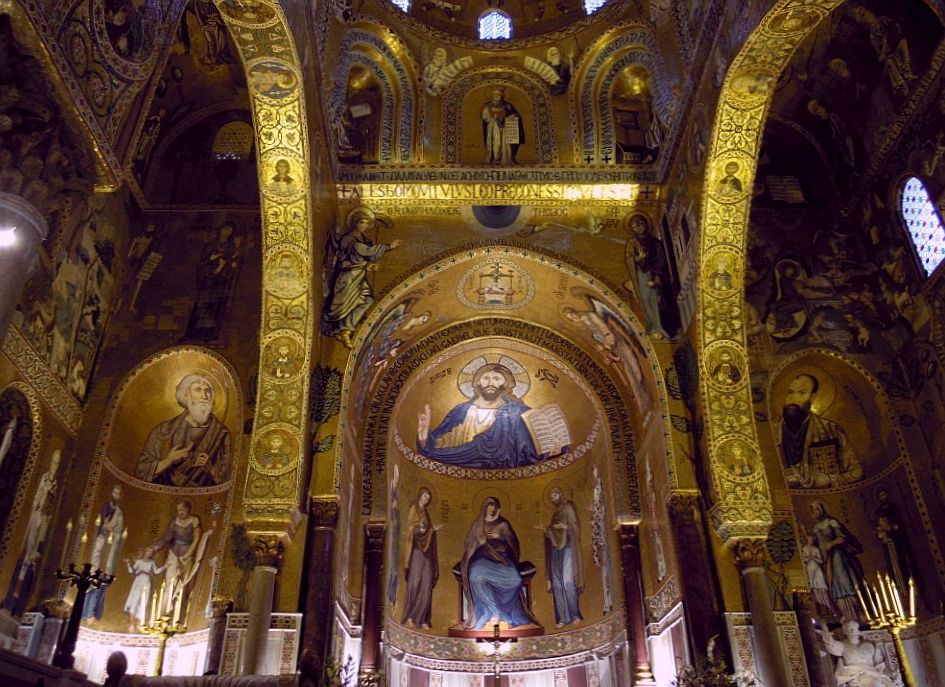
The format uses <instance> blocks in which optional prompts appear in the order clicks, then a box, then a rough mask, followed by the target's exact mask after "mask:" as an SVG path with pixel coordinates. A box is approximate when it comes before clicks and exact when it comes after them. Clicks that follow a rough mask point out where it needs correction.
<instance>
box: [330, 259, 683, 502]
mask: <svg viewBox="0 0 945 687" xmlns="http://www.w3.org/2000/svg"><path fill="white" fill-rule="evenodd" d="M501 256H509V257H515V258H517V259H519V260H524V261H526V262H527V264H529V265H534V266H538V267H539V268H540V269H544V270H546V271H547V272H549V273H550V274H553V275H555V276H556V277H560V276H561V275H567V276H569V277H572V278H574V279H575V280H576V281H577V282H579V284H580V287H581V288H582V289H584V290H586V291H587V292H589V293H592V294H593V295H594V297H595V298H598V299H600V300H601V301H602V302H603V303H605V304H606V305H607V306H608V307H610V308H611V309H613V310H614V311H615V312H617V313H618V314H619V315H620V316H621V317H622V318H623V320H624V322H625V323H627V325H628V326H629V328H630V330H631V332H632V334H633V336H634V337H635V339H636V342H637V343H638V344H639V345H640V347H641V348H642V349H643V351H644V353H645V361H644V365H643V366H642V367H643V368H644V375H645V376H646V377H647V379H648V380H649V382H650V383H651V384H652V388H653V389H655V391H656V399H655V401H654V403H657V404H658V405H659V415H658V417H659V421H660V422H661V423H662V427H663V435H664V436H665V437H670V436H671V430H670V427H671V423H670V417H669V410H668V409H669V406H668V395H667V392H666V386H665V382H664V378H663V371H662V369H661V367H660V365H659V362H658V358H657V355H656V352H655V349H654V348H653V345H652V343H651V342H650V341H649V339H648V338H647V337H646V335H645V334H644V332H645V329H644V328H643V327H642V326H641V325H640V321H639V318H638V317H637V316H636V314H635V313H634V312H633V310H632V309H631V308H630V307H629V305H628V304H627V303H626V302H624V301H623V300H622V299H621V297H620V296H619V295H618V294H617V293H616V291H614V290H613V289H611V288H609V287H608V286H607V285H606V284H605V283H603V282H602V280H601V279H599V278H597V277H595V276H593V275H590V274H588V273H586V272H585V271H583V270H581V269H579V268H576V267H574V266H572V265H569V264H567V263H565V262H563V261H561V260H560V259H557V258H551V257H549V256H547V255H544V254H542V253H538V252H534V251H530V250H527V249H522V248H518V249H510V248H506V247H502V248H500V249H496V248H494V247H493V248H490V247H480V248H473V249H469V248H465V249H459V250H457V251H453V252H451V253H448V254H446V255H444V256H442V257H441V258H440V259H439V260H437V261H435V262H432V263H430V264H428V265H426V266H424V267H422V268H420V269H418V270H417V271H415V272H414V273H413V274H411V275H410V276H408V277H406V278H405V279H403V280H401V281H399V282H398V283H396V284H395V285H393V286H391V287H389V289H388V291H387V293H386V294H385V295H384V296H383V297H381V298H380V299H379V300H378V303H377V305H376V306H375V307H374V308H373V309H372V311H371V312H370V313H369V314H368V316H367V317H366V318H365V321H364V322H363V323H362V324H361V326H360V327H359V329H358V332H357V333H356V335H355V339H354V344H355V345H354V348H353V349H352V351H351V353H350V355H349V358H348V365H347V367H346V369H345V371H344V378H343V381H342V398H341V407H340V412H339V418H340V420H339V422H340V426H339V432H338V435H339V436H340V437H342V439H341V440H340V441H339V442H337V443H336V445H335V448H334V473H333V479H332V484H333V486H332V489H333V492H334V493H335V494H338V493H340V489H341V482H342V475H343V474H344V469H346V468H345V467H344V461H345V459H346V454H348V453H349V452H351V451H353V454H358V455H360V450H361V446H362V444H363V439H362V438H361V434H360V433H359V432H358V431H357V430H358V429H360V426H358V427H354V426H352V425H355V424H358V425H360V422H361V418H360V417H359V418H354V417H350V418H349V411H351V412H353V411H354V404H353V399H352V394H353V393H354V390H355V389H357V388H358V384H357V379H356V375H357V373H358V371H359V370H362V369H363V367H364V365H365V362H364V357H365V354H366V351H367V350H368V349H369V348H370V347H371V346H372V345H373V342H374V340H375V338H376V337H377V336H379V335H380V333H381V332H380V329H381V327H382V326H383V323H384V321H385V319H386V317H387V315H388V314H389V313H390V312H391V311H392V310H393V309H394V308H395V307H397V306H398V305H399V304H400V303H402V302H403V301H404V299H405V297H406V296H407V295H408V294H409V293H411V292H413V291H414V290H416V289H417V288H418V287H420V286H421V285H422V283H423V282H425V281H427V280H428V279H429V278H430V277H431V276H433V275H439V274H442V273H443V272H444V271H445V270H446V269H448V268H451V267H456V268H458V269H459V270H460V271H463V270H465V269H468V267H463V265H466V264H467V263H468V264H473V263H476V262H479V261H481V260H483V259H484V258H489V257H492V258H495V257H501ZM536 281H538V282H544V283H549V284H551V283H555V279H542V278H540V277H539V278H538V279H536ZM417 309H418V310H420V309H422V306H418V308H417ZM499 314H501V313H494V312H493V313H483V314H482V316H481V317H480V318H479V319H490V318H491V319H496V315H499ZM460 317H465V315H457V318H456V319H459V318H460ZM507 321H509V322H517V321H519V320H511V319H509V320H507ZM454 324H455V322H453V323H447V324H445V325H443V326H441V327H440V328H439V329H438V331H443V330H445V329H448V328H449V327H450V326H453V325H454ZM525 325H526V326H530V327H537V328H541V329H544V328H545V327H547V323H544V324H542V323H538V322H535V323H530V322H525ZM430 336H431V334H428V335H427V338H429V337H430ZM554 336H556V335H554ZM587 346H588V347H587V348H584V347H582V346H581V345H575V349H574V350H575V353H577V352H580V353H581V354H582V355H584V356H586V357H587V359H588V360H590V361H592V362H593V365H594V366H596V367H598V368H600V369H602V370H605V369H606V362H605V361H604V360H602V359H601V358H600V357H599V356H600V352H599V351H598V350H596V349H593V347H591V346H590V345H589V344H588V345H587ZM647 363H648V364H647ZM603 375H604V376H605V377H607V378H608V379H609V378H610V376H608V374H607V373H606V372H604V373H603ZM617 387H618V388H619V389H620V393H621V397H622V398H623V400H624V402H625V403H626V402H628V401H629V399H628V395H629V394H632V390H631V389H629V388H627V387H625V386H624V385H621V384H617ZM375 388H376V387H375ZM374 390H375V389H374V388H372V389H371V390H370V391H369V393H368V394H367V397H373V395H374ZM352 442H354V443H355V446H354V447H352V445H351V444H352ZM664 452H665V457H664V460H665V464H666V471H667V478H668V484H669V485H670V488H672V489H678V488H680V486H681V482H684V481H686V477H685V475H687V474H688V468H687V466H685V465H682V464H680V463H679V462H678V461H677V458H676V455H675V450H674V447H673V444H672V442H671V441H669V440H668V439H667V440H665V443H664ZM353 454H352V455H353ZM634 479H635V477H634Z"/></svg>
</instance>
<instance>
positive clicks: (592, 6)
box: [584, 0, 607, 14]
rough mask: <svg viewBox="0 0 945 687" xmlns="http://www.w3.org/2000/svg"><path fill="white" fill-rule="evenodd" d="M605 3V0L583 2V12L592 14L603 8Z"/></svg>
mask: <svg viewBox="0 0 945 687" xmlns="http://www.w3.org/2000/svg"><path fill="white" fill-rule="evenodd" d="M605 2H607V0H584V11H585V12H587V13H588V14H594V12H596V11H597V10H599V9H600V8H601V7H603V6H604V3H605Z"/></svg>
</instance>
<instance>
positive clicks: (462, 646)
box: [384, 609, 627, 673]
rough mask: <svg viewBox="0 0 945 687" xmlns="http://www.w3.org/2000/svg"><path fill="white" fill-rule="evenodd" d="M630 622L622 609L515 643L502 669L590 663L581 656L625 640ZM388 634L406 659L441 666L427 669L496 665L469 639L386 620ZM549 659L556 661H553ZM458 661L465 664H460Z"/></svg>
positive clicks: (478, 668) (475, 670)
mask: <svg viewBox="0 0 945 687" xmlns="http://www.w3.org/2000/svg"><path fill="white" fill-rule="evenodd" d="M626 623H627V619H626V612H625V611H624V610H623V609H618V610H617V611H615V612H614V613H611V614H610V615H609V616H607V617H606V618H604V619H603V620H601V621H600V622H598V623H595V624H593V625H588V626H587V627H582V628H580V629H577V630H572V631H570V632H557V633H555V634H550V635H543V636H541V637H522V638H520V639H519V640H518V642H516V643H515V644H512V646H511V649H510V651H509V652H508V653H506V654H503V658H502V668H503V670H514V671H521V670H547V669H549V668H557V667H562V666H566V665H574V664H575V663H578V662H582V661H584V660H587V655H586V654H583V655H581V654H582V652H589V651H598V650H599V649H600V648H601V647H603V646H610V645H613V644H614V643H616V642H620V641H623V640H625V639H626ZM384 632H385V637H386V639H387V641H388V643H389V644H390V645H391V646H393V647H394V648H396V649H399V650H401V651H404V652H405V653H406V654H408V657H407V659H406V660H407V661H408V662H410V663H414V664H415V665H423V663H421V662H420V661H429V660H430V659H433V660H434V661H436V662H439V665H430V664H429V663H427V665H424V666H423V667H428V668H431V669H433V670H451V671H461V672H462V671H466V672H472V673H481V672H482V671H483V667H484V665H491V664H492V661H491V660H489V659H486V660H483V655H482V651H481V650H480V649H479V647H478V645H477V644H476V643H475V642H470V641H469V640H468V639H461V638H457V637H441V636H432V635H428V634H425V633H422V632H414V631H413V630H409V629H407V628H405V627H402V626H401V625H398V624H397V623H395V622H392V621H391V619H390V618H385V622H384ZM568 654H571V655H568ZM574 654H578V655H579V656H580V660H575V659H577V658H578V656H574ZM548 656H554V657H555V658H552V659H549V658H547V657H548ZM411 659H412V660H411ZM444 661H445V662H447V663H443V662H444ZM456 661H461V662H462V663H459V664H457V663H456ZM559 661H560V663H559ZM520 662H527V663H520Z"/></svg>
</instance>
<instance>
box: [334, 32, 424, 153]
mask: <svg viewBox="0 0 945 687" xmlns="http://www.w3.org/2000/svg"><path fill="white" fill-rule="evenodd" d="M339 55H340V59H339V62H338V66H337V67H336V69H335V74H334V85H333V88H332V90H331V92H330V94H329V106H328V108H327V109H326V112H325V115H326V116H327V117H328V118H329V122H333V121H335V120H336V119H338V118H340V117H341V114H342V112H343V111H344V108H345V97H346V89H347V85H348V75H349V74H350V72H351V69H352V67H354V66H355V65H359V66H361V67H363V68H365V69H367V70H368V71H369V72H370V73H371V74H373V75H374V77H375V78H376V79H377V80H378V82H379V83H380V84H381V88H382V91H383V106H382V115H381V127H382V129H381V131H382V132H383V135H382V136H381V141H380V148H379V151H378V153H379V155H378V157H379V161H380V163H381V164H395V163H405V162H410V161H412V160H413V158H414V148H415V146H414V122H415V121H417V120H418V118H421V117H422V113H421V112H420V111H419V108H420V107H421V106H422V105H421V103H420V102H419V101H418V99H417V95H416V91H415V88H414V84H416V83H417V70H416V66H415V64H414V61H413V59H412V58H410V56H409V52H408V51H407V49H406V47H405V46H404V44H403V42H402V41H401V40H400V39H399V38H398V37H397V36H396V35H395V34H394V33H393V32H392V31H391V30H390V29H388V28H386V27H384V26H381V25H375V24H369V23H366V22H365V23H359V24H356V25H354V26H352V27H350V28H348V29H347V30H346V31H345V34H344V37H343V38H342V40H341V47H340V49H339ZM401 55H405V56H406V59H404V58H402V57H401ZM329 129H331V127H329ZM335 144H336V145H337V141H335Z"/></svg>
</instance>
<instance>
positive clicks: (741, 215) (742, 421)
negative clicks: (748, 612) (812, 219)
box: [696, 0, 842, 543]
mask: <svg viewBox="0 0 945 687" xmlns="http://www.w3.org/2000/svg"><path fill="white" fill-rule="evenodd" d="M841 2H842V0H804V1H802V2H798V1H797V0H778V1H777V2H775V3H774V5H773V7H772V8H771V9H770V10H769V11H768V12H767V14H766V15H765V16H764V17H763V18H762V20H761V22H760V23H759V25H758V26H757V28H755V30H754V31H753V32H752V34H751V35H750V36H749V37H748V39H747V40H746V42H745V44H744V45H743V47H742V49H741V50H740V51H739V53H738V54H737V55H736V57H735V59H734V60H733V61H732V64H731V67H730V68H729V70H728V73H727V74H726V76H725V81H724V82H723V85H722V91H721V94H720V96H719V103H718V106H717V110H716V116H715V123H714V125H713V128H712V140H711V144H710V152H709V156H708V161H707V163H706V169H705V184H704V186H703V193H702V218H703V231H702V238H701V246H700V258H699V259H700V262H699V269H700V273H701V274H702V275H709V274H712V273H713V272H717V271H720V270H728V271H730V276H731V277H732V279H731V280H730V281H729V280H714V281H713V284H710V283H709V281H710V280H706V279H704V280H702V281H703V288H702V289H700V292H699V304H698V308H699V311H700V317H697V318H696V319H697V321H698V323H699V324H698V333H697V336H698V347H699V353H700V355H699V368H700V375H701V377H702V379H703V380H705V381H706V383H705V384H703V385H702V400H703V404H704V407H705V409H706V433H705V436H706V443H707V446H708V460H709V470H708V472H709V476H710V481H711V487H712V490H713V497H714V500H715V501H716V504H715V506H714V509H715V513H714V519H715V524H716V527H717V529H718V531H719V534H720V536H721V537H722V539H723V541H726V542H727V543H733V542H735V543H737V540H739V539H752V538H761V537H764V536H766V534H767V530H768V527H769V526H770V524H771V522H772V503H771V496H770V492H769V488H768V482H767V478H766V476H765V474H764V471H763V470H758V471H755V472H754V473H753V474H752V475H751V476H750V477H747V478H745V477H743V478H740V479H738V480H736V479H735V478H733V477H732V476H730V475H727V474H726V471H725V470H724V469H723V468H722V466H723V465H724V464H725V460H724V459H725V457H726V456H728V455H730V454H731V453H732V452H733V451H735V450H738V451H743V452H745V453H746V454H748V455H758V454H759V453H760V448H759V445H758V436H757V430H756V427H755V424H754V417H753V415H752V399H751V390H750V387H749V384H748V375H747V374H742V375H740V378H739V379H738V380H736V379H735V378H734V377H733V376H729V377H728V378H727V379H723V381H722V382H719V381H716V380H713V379H712V376H711V371H712V370H711V367H710V365H711V361H712V360H714V359H716V358H717V357H719V356H721V355H722V354H725V355H727V356H729V357H730V359H731V360H732V361H734V362H735V364H736V365H737V366H739V367H740V368H741V370H745V371H746V372H747V369H748V349H747V340H746V334H745V329H744V326H743V322H742V301H743V294H744V288H745V280H744V272H745V254H746V243H747V241H746V239H747V233H748V216H749V207H750V204H751V189H752V186H753V183H754V175H755V170H756V167H757V161H758V153H759V149H760V147H761V140H762V134H763V133H764V123H765V120H766V115H767V111H768V108H769V106H770V103H771V99H772V96H773V93H774V89H775V84H776V82H777V79H778V76H779V75H780V74H781V72H782V71H783V69H784V68H785V66H786V65H787V64H788V61H789V60H790V59H791V57H792V55H793V54H794V51H795V49H796V48H797V47H798V45H800V44H801V42H802V41H803V40H804V39H805V38H806V37H807V36H808V35H809V34H810V32H811V31H812V30H813V29H814V28H815V27H816V26H817V25H818V24H819V23H820V22H821V21H823V19H824V18H826V17H827V16H828V15H829V13H830V12H831V11H832V10H833V9H834V8H835V7H837V6H838V5H839V4H840V3H841ZM723 282H724V285H723ZM719 285H722V286H723V288H721V289H717V288H715V286H719Z"/></svg>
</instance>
